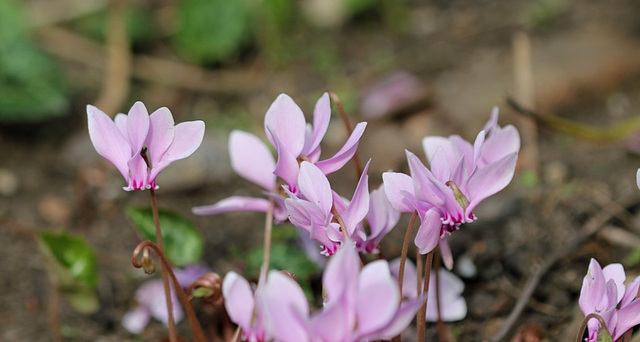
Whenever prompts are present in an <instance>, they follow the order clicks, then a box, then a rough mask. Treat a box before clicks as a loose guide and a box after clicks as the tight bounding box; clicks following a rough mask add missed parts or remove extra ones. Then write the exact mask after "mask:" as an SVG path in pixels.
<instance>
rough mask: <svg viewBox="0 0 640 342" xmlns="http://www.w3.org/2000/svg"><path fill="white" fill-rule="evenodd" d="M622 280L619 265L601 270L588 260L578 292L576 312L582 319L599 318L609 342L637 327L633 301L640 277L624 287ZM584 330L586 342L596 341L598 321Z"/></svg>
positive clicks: (638, 313) (638, 305) (639, 319)
mask: <svg viewBox="0 0 640 342" xmlns="http://www.w3.org/2000/svg"><path fill="white" fill-rule="evenodd" d="M626 277H627V276H626V274H625V272H624V268H623V267H622V265H621V264H610V265H607V266H606V267H605V268H602V267H600V264H599V263H598V262H597V261H596V260H595V259H591V262H590V263H589V270H588V272H587V275H586V276H585V277H584V280H583V281H582V290H580V299H579V300H578V304H579V305H580V309H581V310H582V312H583V313H584V314H585V315H589V314H592V313H595V314H598V315H599V316H600V317H602V320H603V321H604V322H605V323H606V325H607V330H608V331H609V334H610V335H611V337H612V338H613V341H617V340H618V339H619V338H620V337H622V335H623V334H624V333H625V332H627V330H629V329H631V328H632V327H634V326H635V325H638V324H640V300H638V299H637V297H638V289H639V287H640V277H637V278H635V279H634V280H633V281H632V282H631V283H630V284H628V285H627V286H625V285H624V282H625V279H626ZM587 327H588V329H589V334H588V336H587V338H586V340H587V341H589V342H591V341H596V340H598V333H599V330H600V328H601V327H600V323H599V321H598V320H597V319H595V318H592V319H590V320H589V322H588V324H587Z"/></svg>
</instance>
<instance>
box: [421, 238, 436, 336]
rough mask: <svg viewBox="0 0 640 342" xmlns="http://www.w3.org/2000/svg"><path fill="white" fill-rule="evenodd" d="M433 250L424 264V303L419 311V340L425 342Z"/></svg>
mask: <svg viewBox="0 0 640 342" xmlns="http://www.w3.org/2000/svg"><path fill="white" fill-rule="evenodd" d="M433 252H434V251H431V252H429V253H428V254H427V261H426V262H425V264H424V285H423V286H422V287H423V288H424V292H423V296H424V304H422V307H420V311H418V342H423V341H424V338H425V333H426V331H427V302H428V301H429V281H430V280H431V265H432V264H433Z"/></svg>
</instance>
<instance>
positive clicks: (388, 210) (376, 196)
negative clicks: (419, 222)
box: [353, 185, 400, 253]
mask: <svg viewBox="0 0 640 342" xmlns="http://www.w3.org/2000/svg"><path fill="white" fill-rule="evenodd" d="M399 220H400V212H399V211H397V210H395V209H394V208H393V207H392V206H391V203H389V200H388V199H387V195H386V194H385V193H384V185H380V186H379V187H378V188H377V189H375V190H373V191H371V193H370V194H369V212H368V213H367V216H366V221H367V223H368V224H369V229H368V232H367V230H366V229H365V227H364V224H363V223H360V224H358V225H357V227H356V230H355V234H353V239H354V242H355V243H356V247H357V248H358V251H360V252H363V253H378V245H379V244H380V241H382V238H383V237H385V236H386V235H387V234H388V233H389V232H390V231H391V230H392V229H393V228H394V227H395V226H396V224H397V223H398V221H399Z"/></svg>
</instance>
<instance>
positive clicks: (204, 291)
mask: <svg viewBox="0 0 640 342" xmlns="http://www.w3.org/2000/svg"><path fill="white" fill-rule="evenodd" d="M210 296H213V290H212V289H210V288H208V287H198V288H196V289H195V290H194V291H193V297H195V298H207V297H210Z"/></svg>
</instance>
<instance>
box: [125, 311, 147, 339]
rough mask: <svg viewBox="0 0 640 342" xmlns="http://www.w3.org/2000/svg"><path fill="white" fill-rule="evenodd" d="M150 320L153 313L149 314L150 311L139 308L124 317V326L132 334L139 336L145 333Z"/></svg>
mask: <svg viewBox="0 0 640 342" xmlns="http://www.w3.org/2000/svg"><path fill="white" fill-rule="evenodd" d="M150 320H151V313H149V309H147V308H146V307H144V306H139V307H137V308H135V309H133V310H131V311H129V312H127V313H126V314H124V316H122V326H124V328H125V329H127V331H129V332H130V333H132V334H139V333H141V332H143V331H144V328H145V327H146V326H147V324H149V321H150Z"/></svg>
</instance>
